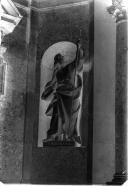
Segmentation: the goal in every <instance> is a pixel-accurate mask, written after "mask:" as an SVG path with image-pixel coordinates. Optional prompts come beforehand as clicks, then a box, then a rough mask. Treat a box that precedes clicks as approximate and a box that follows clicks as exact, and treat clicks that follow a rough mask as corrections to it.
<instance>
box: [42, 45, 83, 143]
mask: <svg viewBox="0 0 128 186" xmlns="http://www.w3.org/2000/svg"><path fill="white" fill-rule="evenodd" d="M76 46H77V50H76V57H75V60H74V61H72V62H70V63H64V60H63V56H62V55H61V54H60V53H58V54H57V55H55V57H54V71H53V75H52V79H51V81H49V82H47V84H46V85H45V88H44V91H43V93H42V95H41V98H42V99H43V100H46V99H47V98H48V97H49V96H50V95H51V94H52V95H53V98H52V100H51V102H50V104H49V105H48V108H47V109H46V115H47V116H51V123H50V128H49V130H48V131H47V139H45V140H44V142H48V141H56V142H57V141H66V142H77V143H81V139H80V136H78V134H77V119H78V113H79V110H80V100H79V97H80V93H81V89H82V78H81V76H80V75H79V73H80V72H81V71H82V69H83V63H82V60H81V59H82V58H83V50H82V49H81V44H80V41H78V42H77V44H76Z"/></svg>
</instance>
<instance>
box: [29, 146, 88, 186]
mask: <svg viewBox="0 0 128 186" xmlns="http://www.w3.org/2000/svg"><path fill="white" fill-rule="evenodd" d="M32 161H33V164H32V172H31V183H33V184H86V183H87V150H86V148H85V147H76V148H75V147H44V148H37V149H35V150H34V151H33V160H32Z"/></svg>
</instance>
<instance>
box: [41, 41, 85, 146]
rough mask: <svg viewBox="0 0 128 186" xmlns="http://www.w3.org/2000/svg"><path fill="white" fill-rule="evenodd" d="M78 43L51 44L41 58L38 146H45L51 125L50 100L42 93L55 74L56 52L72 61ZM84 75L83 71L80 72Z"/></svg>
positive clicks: (67, 61) (66, 61) (65, 61)
mask: <svg viewBox="0 0 128 186" xmlns="http://www.w3.org/2000/svg"><path fill="white" fill-rule="evenodd" d="M76 50H77V47H76V44H74V43H72V42H69V41H61V42H58V43H55V44H53V45H51V46H50V47H49V48H48V49H47V50H46V51H45V53H44V55H43V57H42V60H41V66H40V68H41V75H40V103H39V126H38V147H42V146H43V142H42V141H43V139H46V137H47V131H48V129H49V127H50V120H51V118H50V117H48V116H46V114H45V112H46V108H47V107H48V105H49V103H50V100H51V99H49V100H47V101H46V100H42V99H41V95H42V92H43V90H44V86H45V84H46V83H47V82H48V81H50V80H51V78H52V75H53V67H54V66H53V65H54V57H55V55H56V54H58V53H61V54H62V55H63V56H64V63H69V62H72V61H73V60H74V59H75V57H76ZM80 75H81V77H82V73H81V74H80ZM81 101H82V91H81V96H80V102H81ZM80 113H81V109H80V111H79V115H78V120H77V130H78V132H79V123H80V116H81V114H80Z"/></svg>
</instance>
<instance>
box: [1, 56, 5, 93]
mask: <svg viewBox="0 0 128 186" xmlns="http://www.w3.org/2000/svg"><path fill="white" fill-rule="evenodd" d="M0 60H1V61H0V96H1V95H4V94H5V73H6V63H5V62H4V61H3V59H0Z"/></svg>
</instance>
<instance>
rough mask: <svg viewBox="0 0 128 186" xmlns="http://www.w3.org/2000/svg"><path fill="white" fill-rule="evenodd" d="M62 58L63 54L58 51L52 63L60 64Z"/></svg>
mask: <svg viewBox="0 0 128 186" xmlns="http://www.w3.org/2000/svg"><path fill="white" fill-rule="evenodd" d="M62 60H63V56H62V55H61V54H60V53H59V54H56V55H55V57H54V64H57V63H59V64H61V62H62Z"/></svg>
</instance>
